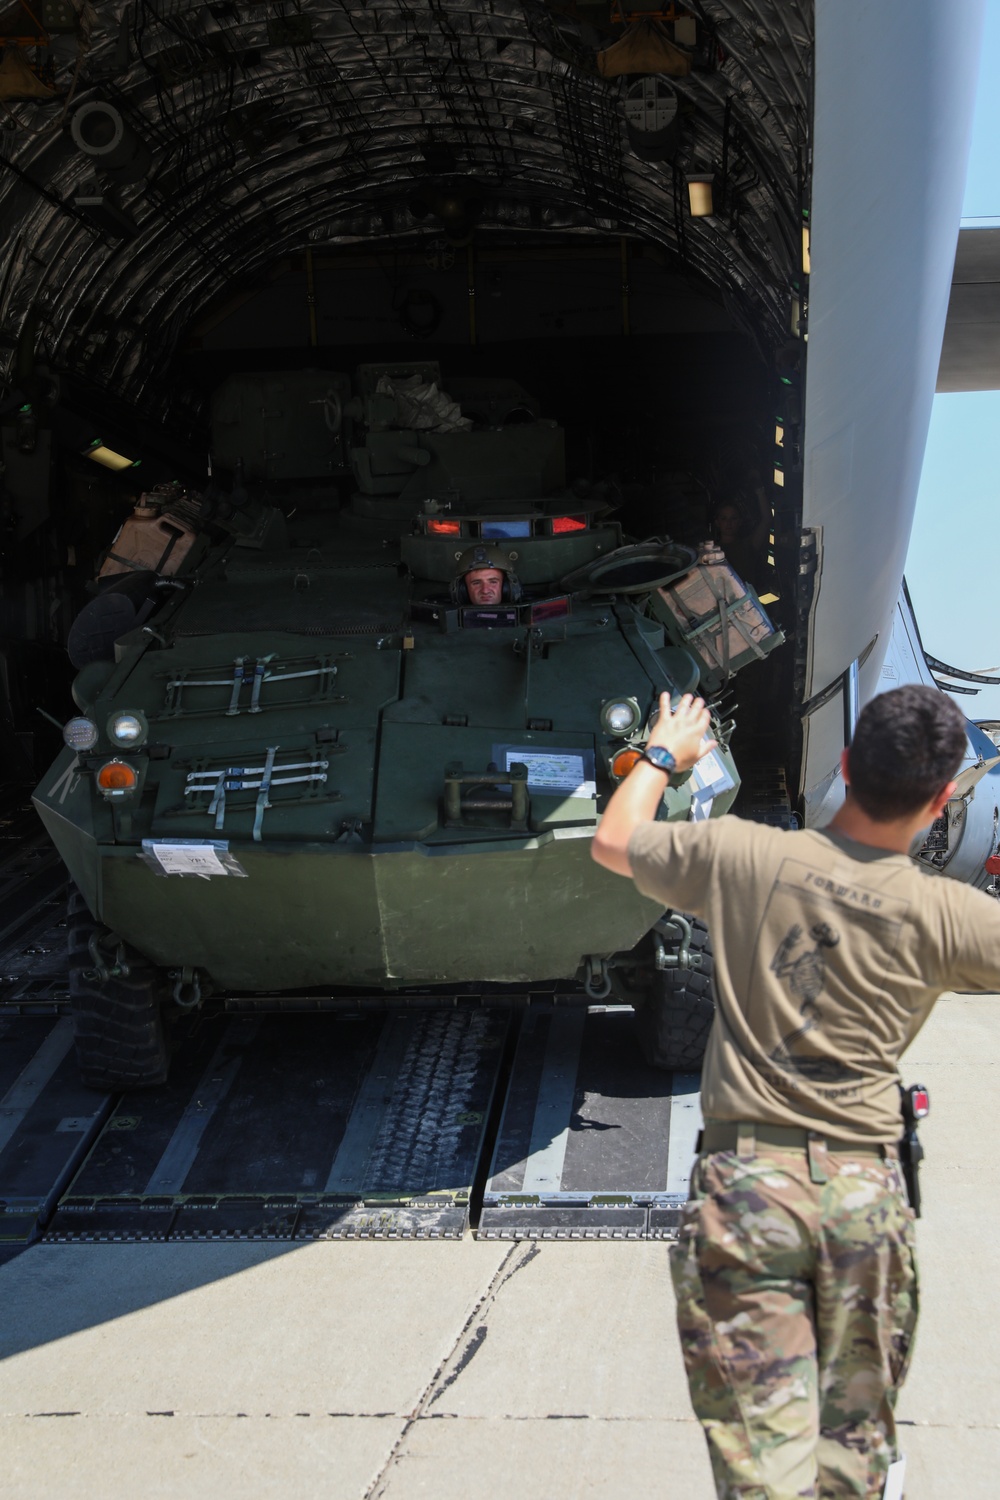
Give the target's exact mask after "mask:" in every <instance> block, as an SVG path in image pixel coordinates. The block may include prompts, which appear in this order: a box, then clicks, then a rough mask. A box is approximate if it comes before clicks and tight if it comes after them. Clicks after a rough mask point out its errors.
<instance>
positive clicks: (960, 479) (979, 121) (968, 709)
mask: <svg viewBox="0 0 1000 1500" xmlns="http://www.w3.org/2000/svg"><path fill="white" fill-rule="evenodd" d="M998 72H1000V0H986V32H985V37H984V41H983V51H982V58H981V67H980V77H979V87H978V92H977V95H976V112H975V119H974V123H973V130H972V155H971V157H970V161H969V175H968V179H967V182H966V188H965V200H964V203H963V206H962V213H963V216H964V217H963V222H968V221H973V220H977V221H980V222H981V221H982V220H984V219H992V220H993V221H994V222H996V223H997V224H1000V149H998V145H1000V89H998V88H997V87H996V79H997V75H998ZM998 491H1000V391H975V392H971V393H968V394H966V393H956V394H953V395H947V396H935V398H934V410H933V414H932V416H931V426H930V433H929V434H928V438H927V452H926V455H925V457H924V467H923V473H922V475H921V480H920V491H919V494H918V497H917V513H916V518H915V520H914V525H913V534H912V537H911V539H910V550H909V553H908V555H907V559H906V579H907V582H908V584H909V586H910V594H911V597H912V599H913V604H914V608H915V610H916V615H917V623H918V625H919V626H920V633H921V636H922V638H923V642H924V647H925V649H926V650H927V651H929V652H930V653H931V655H932V656H937V657H939V658H940V659H941V660H942V661H946V662H948V663H949V665H950V666H953V667H965V668H967V669H969V670H972V671H979V670H982V669H983V668H984V667H996V666H1000V623H998V616H1000V608H998V606H1000V558H998V551H997V549H996V543H995V538H996V537H997V534H998V531H1000V524H998V523H1000V516H998V512H997V498H998ZM996 675H997V676H1000V672H998V673H997V674H996ZM957 702H958V703H959V704H960V706H961V708H962V710H963V712H965V713H966V714H968V716H969V718H970V719H985V718H996V719H1000V687H997V688H984V689H983V690H982V692H980V693H979V695H978V697H975V698H967V697H962V698H959V699H957Z"/></svg>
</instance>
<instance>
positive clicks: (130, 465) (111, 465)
mask: <svg viewBox="0 0 1000 1500" xmlns="http://www.w3.org/2000/svg"><path fill="white" fill-rule="evenodd" d="M83 456H84V458H92V459H93V460H94V463H95V464H101V465H103V467H104V468H105V469H116V470H117V469H134V468H136V467H137V466H138V464H139V462H140V460H139V459H137V458H125V457H123V456H122V454H120V453H116V452H115V450H114V449H113V448H106V447H105V446H104V444H103V443H102V442H101V439H100V438H95V439H94V441H93V442H92V443H91V444H90V445H89V446H88V447H86V448H84V450H83Z"/></svg>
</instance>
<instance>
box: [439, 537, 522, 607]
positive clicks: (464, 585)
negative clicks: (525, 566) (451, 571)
mask: <svg viewBox="0 0 1000 1500" xmlns="http://www.w3.org/2000/svg"><path fill="white" fill-rule="evenodd" d="M512 561H513V559H512V558H511V557H510V556H508V554H507V553H505V552H504V551H503V549H502V548H500V547H492V546H487V545H484V544H482V543H481V544H480V545H479V546H477V547H469V548H467V549H466V551H465V552H463V553H462V555H461V557H460V558H459V560H458V569H457V571H456V574H455V577H454V580H453V582H452V586H451V592H452V598H453V599H454V600H455V602H456V604H474V605H477V606H479V607H485V608H487V609H488V608H490V607H491V606H493V605H495V604H512V603H516V602H517V601H518V600H519V599H520V597H521V586H520V584H519V582H518V579H517V575H516V573H515V572H514V569H513V567H512V566H511V564H512Z"/></svg>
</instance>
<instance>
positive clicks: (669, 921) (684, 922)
mask: <svg viewBox="0 0 1000 1500" xmlns="http://www.w3.org/2000/svg"><path fill="white" fill-rule="evenodd" d="M653 933H654V937H653V943H654V945H655V948H656V958H655V963H656V967H657V968H658V969H700V968H701V954H700V953H698V952H694V953H692V952H691V923H690V922H689V921H688V919H687V917H682V916H681V915H680V913H679V912H673V913H672V914H671V915H670V916H669V917H661V918H660V920H659V921H658V922H656V923H654V925H653ZM664 938H666V939H667V942H668V943H669V944H670V945H671V948H672V949H673V948H674V945H675V944H676V945H677V946H676V949H675V951H673V952H671V951H668V949H667V945H666V943H664V941H663V939H664ZM678 939H680V941H679V942H678Z"/></svg>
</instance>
